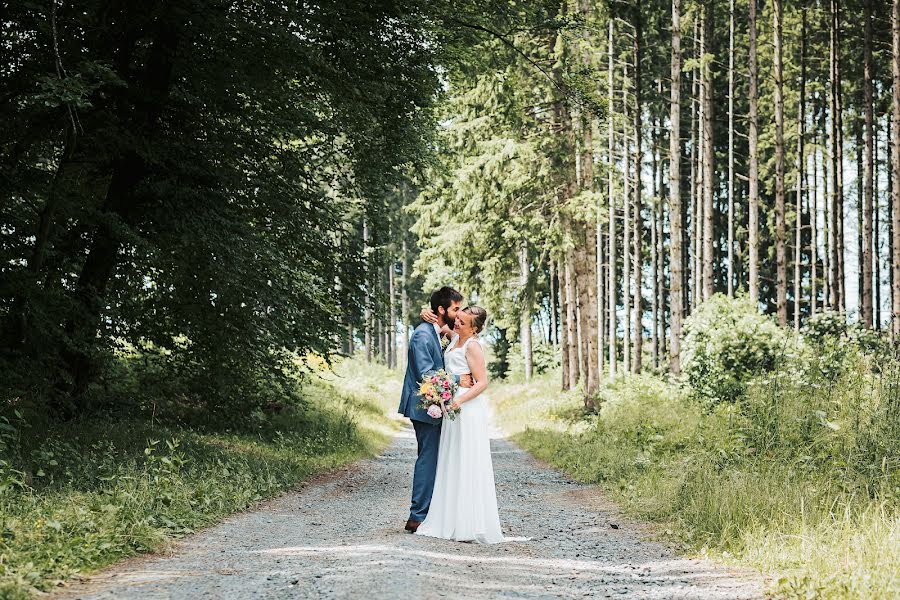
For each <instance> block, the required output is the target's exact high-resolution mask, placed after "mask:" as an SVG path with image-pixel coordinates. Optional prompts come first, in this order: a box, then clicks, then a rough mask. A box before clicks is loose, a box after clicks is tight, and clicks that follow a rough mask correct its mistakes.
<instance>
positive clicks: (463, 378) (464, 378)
mask: <svg viewBox="0 0 900 600" xmlns="http://www.w3.org/2000/svg"><path fill="white" fill-rule="evenodd" d="M459 385H461V386H462V387H464V388H470V387H472V386H473V385H475V380H474V379H472V374H471V373H466V374H465V375H460V376H459Z"/></svg>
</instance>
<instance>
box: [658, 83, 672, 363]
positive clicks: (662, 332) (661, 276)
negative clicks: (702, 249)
mask: <svg viewBox="0 0 900 600" xmlns="http://www.w3.org/2000/svg"><path fill="white" fill-rule="evenodd" d="M657 85H658V87H659V89H658V90H657V94H658V97H660V98H662V97H663V82H662V79H658V80H657ZM662 127H663V125H662V117H661V116H660V117H657V122H656V129H657V138H656V149H657V152H658V153H659V155H658V161H657V166H658V169H657V171H656V178H657V184H656V189H657V190H658V191H659V196H658V198H657V206H658V208H659V218H658V219H657V221H656V226H657V231H656V244H657V249H656V256H657V271H656V277H655V279H656V281H657V282H658V285H657V290H658V291H659V321H658V322H657V323H656V325H655V327H656V328H657V329H658V333H657V334H656V336H657V339H658V340H659V355H660V357H666V356H668V352H669V351H668V348H667V344H666V309H667V303H666V293H667V291H668V287H667V284H666V273H667V272H668V270H667V268H666V252H665V240H666V237H665V222H666V201H665V200H664V197H665V193H666V192H665V190H666V187H665V184H664V183H663V176H664V173H663V171H664V160H665V158H664V155H663V146H662ZM659 361H660V364H662V363H663V358H660V359H659Z"/></svg>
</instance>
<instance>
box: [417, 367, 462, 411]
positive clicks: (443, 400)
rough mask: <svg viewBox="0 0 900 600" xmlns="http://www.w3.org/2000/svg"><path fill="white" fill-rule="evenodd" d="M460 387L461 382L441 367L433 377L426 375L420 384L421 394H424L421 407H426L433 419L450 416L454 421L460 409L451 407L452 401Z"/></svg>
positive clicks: (420, 403)
mask: <svg viewBox="0 0 900 600" xmlns="http://www.w3.org/2000/svg"><path fill="white" fill-rule="evenodd" d="M458 389H459V384H458V383H456V381H455V380H454V378H453V377H452V376H451V375H450V374H449V373H447V372H446V371H445V370H443V369H441V370H440V371H437V372H436V373H434V375H432V376H431V377H426V378H425V380H424V381H422V383H421V384H419V395H420V396H422V401H421V402H419V408H423V409H425V411H426V412H428V416H429V417H431V418H432V419H438V418H440V417H448V418H449V419H450V420H451V421H452V420H453V419H455V418H456V415H457V413H458V412H459V410H458V409H457V410H453V409H451V408H450V403H451V402H452V401H453V396H454V395H455V394H456V390H458Z"/></svg>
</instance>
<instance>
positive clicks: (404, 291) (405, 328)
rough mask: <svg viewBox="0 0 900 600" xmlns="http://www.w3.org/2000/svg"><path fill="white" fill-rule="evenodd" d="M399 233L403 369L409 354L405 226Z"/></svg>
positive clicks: (402, 369)
mask: <svg viewBox="0 0 900 600" xmlns="http://www.w3.org/2000/svg"><path fill="white" fill-rule="evenodd" d="M401 235H402V236H403V246H402V252H403V257H402V261H403V264H402V272H401V275H402V277H403V280H402V282H401V284H400V326H401V331H402V332H403V333H402V335H401V336H400V370H401V371H405V370H406V366H407V365H406V361H407V360H408V354H409V324H408V323H407V321H406V320H407V319H408V318H409V247H408V245H407V241H406V229H405V228H404V229H403V231H402V232H401Z"/></svg>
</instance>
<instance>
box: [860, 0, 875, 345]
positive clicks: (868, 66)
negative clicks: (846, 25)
mask: <svg viewBox="0 0 900 600" xmlns="http://www.w3.org/2000/svg"><path fill="white" fill-rule="evenodd" d="M863 7H864V10H863V13H864V15H863V18H864V20H865V39H864V42H863V79H864V81H863V86H864V92H863V94H864V99H863V105H864V106H863V111H864V113H865V120H866V125H865V127H866V157H865V160H864V161H863V185H864V186H865V190H864V192H863V193H864V196H865V200H864V205H863V230H862V244H863V254H862V263H863V264H862V278H863V287H862V313H863V315H862V316H863V324H864V325H865V326H866V327H868V328H871V327H872V322H873V308H872V207H873V205H874V197H875V115H874V112H873V106H872V103H873V98H872V96H873V92H872V79H873V78H874V72H873V65H872V0H865V2H864V3H863Z"/></svg>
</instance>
